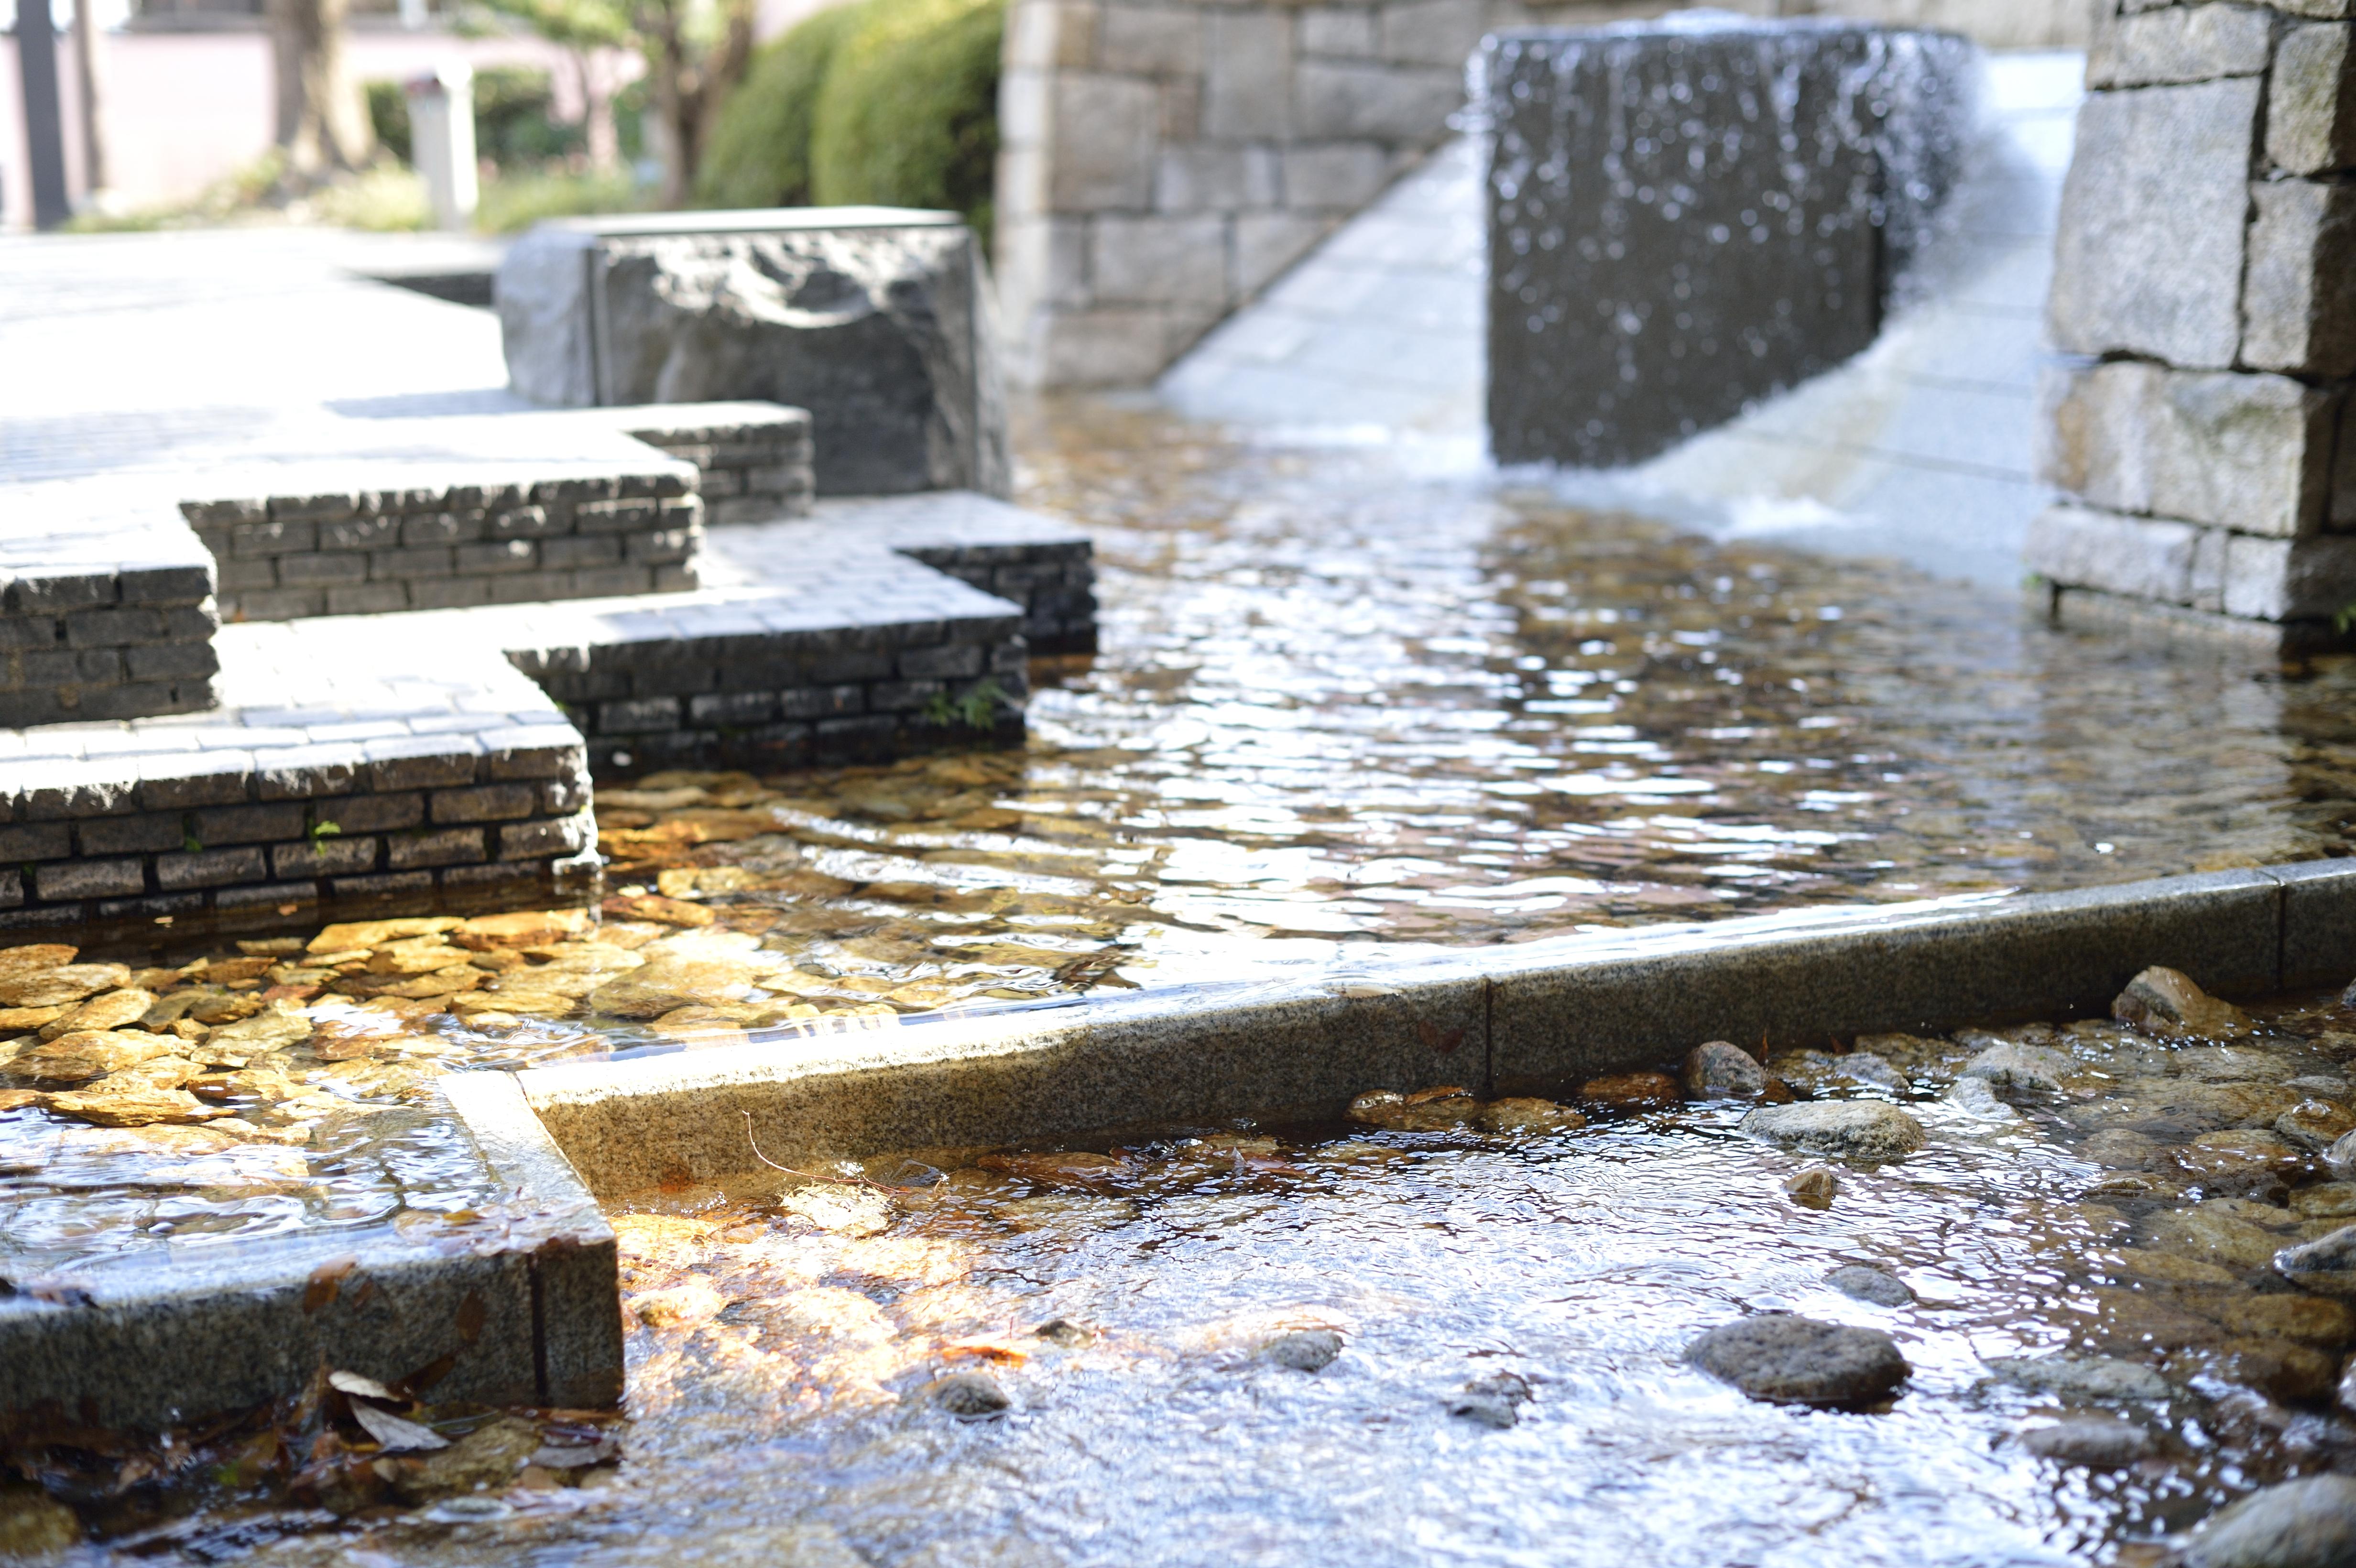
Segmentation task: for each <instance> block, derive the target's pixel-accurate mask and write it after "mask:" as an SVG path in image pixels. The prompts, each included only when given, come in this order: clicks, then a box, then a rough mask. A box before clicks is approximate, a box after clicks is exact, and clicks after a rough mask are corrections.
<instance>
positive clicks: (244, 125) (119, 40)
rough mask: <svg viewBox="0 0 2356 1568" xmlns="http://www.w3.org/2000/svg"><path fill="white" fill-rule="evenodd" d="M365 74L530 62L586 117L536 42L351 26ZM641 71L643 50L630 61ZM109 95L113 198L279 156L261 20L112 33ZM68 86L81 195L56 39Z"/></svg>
mask: <svg viewBox="0 0 2356 1568" xmlns="http://www.w3.org/2000/svg"><path fill="white" fill-rule="evenodd" d="M348 59H349V60H350V63H351V69H352V72H353V74H354V75H355V76H356V77H358V78H359V80H362V81H371V80H401V79H402V78H404V77H408V76H412V75H414V74H416V73H417V72H419V71H422V70H424V69H427V68H428V67H430V66H433V65H434V64H436V63H438V62H440V61H444V60H449V59H464V60H466V61H467V62H468V63H470V64H472V65H474V66H476V67H477V68H478V69H479V68H481V67H483V66H489V65H520V66H530V67H533V68H536V69H543V70H546V71H547V72H548V73H549V76H550V79H551V81H552V85H553V87H554V89H555V96H556V113H557V115H558V117H559V118H565V119H578V118H579V117H580V116H581V114H582V112H583V105H582V101H581V92H580V79H579V76H578V75H577V73H576V72H575V70H574V69H573V58H572V56H571V55H569V54H568V53H566V52H565V51H564V50H562V49H560V48H556V47H555V46H554V45H552V44H549V43H546V42H543V41H542V40H541V39H539V38H534V37H515V38H459V37H452V36H450V35H449V34H446V33H442V32H438V31H434V30H431V29H428V30H425V31H421V32H413V33H412V32H404V31H401V30H399V29H396V28H391V27H365V26H364V27H355V28H353V30H352V35H351V39H350V44H349V54H348ZM624 63H625V64H626V66H627V67H629V68H631V69H629V70H628V71H627V73H626V74H627V75H630V76H634V75H635V74H636V69H635V68H636V66H637V60H636V59H635V57H633V58H631V59H628V60H627V61H626V62H624ZM102 65H103V68H104V70H105V72H106V76H105V83H104V89H103V91H102V97H101V99H100V103H101V108H102V113H103V115H104V127H105V129H104V133H105V136H106V139H107V154H108V157H109V159H110V160H111V162H112V172H113V191H112V197H113V200H114V201H115V203H116V204H117V205H118V206H119V207H120V208H122V209H123V210H129V211H140V210H145V209H147V208H158V207H167V206H171V205H173V204H176V203H182V202H187V201H189V200H192V199H194V198H195V197H198V195H200V194H202V193H203V191H204V190H205V189H206V187H209V186H211V185H213V184H215V183H216V182H218V181H220V180H222V179H224V178H226V177H228V176H230V175H232V174H234V173H236V172H237V171H238V170H239V169H241V168H243V167H245V166H246V165H249V164H251V163H252V162H253V160H254V159H256V158H258V157H260V156H261V155H262V154H263V153H265V152H267V151H269V149H270V146H271V144H272V140H273V136H274V134H275V126H274V123H273V112H274V111H273V103H274V101H275V100H274V96H273V95H274V91H275V86H274V82H273V75H272V68H271V58H270V35H269V34H268V33H266V32H264V31H262V30H261V28H260V27H212V28H207V29H204V30H202V31H189V32H178V31H173V32H147V31H135V32H115V33H110V34H108V35H106V37H105V42H104V45H103V59H102ZM58 75H59V78H60V80H59V90H60V91H61V92H62V93H63V94H64V99H65V121H66V187H67V189H68V190H69V191H70V192H71V193H72V194H73V196H74V197H75V199H76V201H77V202H79V201H80V199H81V198H82V197H84V196H85V195H86V194H87V192H88V189H89V182H88V180H87V179H86V178H85V177H84V176H83V173H82V148H81V136H80V130H79V129H78V127H79V126H80V107H79V97H78V93H77V91H76V87H75V82H76V80H77V72H76V70H75V68H74V54H73V38H72V36H71V35H70V34H67V35H65V36H62V37H59V39H58ZM19 91H20V90H19V85H18V81H17V76H16V39H15V38H14V37H0V229H24V228H26V227H27V226H29V225H30V223H31V222H32V199H31V195H30V189H31V183H30V182H31V176H30V172H29V171H28V169H27V166H26V163H25V119H24V108H23V105H22V103H21V101H20V100H19Z"/></svg>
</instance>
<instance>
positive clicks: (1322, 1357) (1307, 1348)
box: [1260, 1328, 1342, 1372]
mask: <svg viewBox="0 0 2356 1568" xmlns="http://www.w3.org/2000/svg"><path fill="white" fill-rule="evenodd" d="M1341 1353H1342V1336H1340V1335H1339V1334H1336V1333H1335V1332H1333V1330H1332V1329H1331V1328H1295V1329H1294V1330H1293V1331H1292V1332H1291V1333H1290V1334H1279V1335H1278V1336H1277V1337H1276V1338H1275V1339H1270V1340H1269V1342H1268V1343H1267V1345H1265V1346H1264V1347H1262V1348H1261V1350H1260V1354H1261V1355H1263V1356H1265V1357H1266V1358H1267V1359H1268V1360H1271V1361H1274V1362H1275V1363H1276V1364H1277V1365H1278V1366H1280V1367H1290V1368H1291V1369H1292V1370H1293V1371H1296V1372H1316V1371H1324V1370H1325V1368H1327V1367H1328V1366H1331V1365H1332V1364H1333V1358H1334V1357H1336V1356H1338V1355H1340V1354H1341Z"/></svg>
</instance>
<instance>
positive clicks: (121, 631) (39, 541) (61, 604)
mask: <svg viewBox="0 0 2356 1568" xmlns="http://www.w3.org/2000/svg"><path fill="white" fill-rule="evenodd" d="M219 625H220V613H219V612H218V609H217V608H216V606H215V603H214V599H213V563H212V562H211V560H209V559H207V557H206V554H205V552H204V550H203V549H202V548H200V547H199V546H198V543H197V541H196V540H195V539H191V538H189V537H188V534H187V529H185V528H179V527H177V526H176V525H175V524H174V523H172V522H171V521H169V520H166V519H161V518H158V519H154V520H151V521H149V522H147V523H146V524H145V525H143V526H134V527H132V528H113V527H97V526H89V525H75V524H70V523H68V524H62V525H52V526H51V527H49V528H42V529H38V530H30V531H28V533H27V535H26V536H22V537H18V538H16V539H5V540H0V728H22V727H24V726H25V725H27V724H54V723H59V722H63V721H65V720H75V719H81V720H109V719H140V718H145V717H148V716H150V715H154V714H159V713H187V712H192V711H195V710H197V709H204V708H209V707H211V706H212V702H213V686H212V679H213V674H214V672H215V671H216V670H217V669H219V668H220V663H219V661H218V660H217V659H216V658H215V657H214V656H213V651H212V637H213V632H214V629H215V628H216V627H218V626H219Z"/></svg>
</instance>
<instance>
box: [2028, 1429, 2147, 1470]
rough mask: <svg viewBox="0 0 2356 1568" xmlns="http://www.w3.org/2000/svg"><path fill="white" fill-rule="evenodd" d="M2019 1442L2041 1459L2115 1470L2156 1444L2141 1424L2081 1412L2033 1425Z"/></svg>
mask: <svg viewBox="0 0 2356 1568" xmlns="http://www.w3.org/2000/svg"><path fill="white" fill-rule="evenodd" d="M2020 1445H2021V1446H2022V1447H2024V1448H2026V1449H2028V1450H2029V1452H2030V1453H2032V1454H2034V1455H2036V1456H2038V1457H2039V1458H2040V1459H2053V1460H2057V1461H2059V1462H2061V1464H2065V1465H2083V1466H2085V1467H2087V1468H2088V1469H2093V1470H2115V1469H2117V1468H2118V1467H2121V1466H2122V1465H2132V1464H2134V1463H2135V1462H2136V1460H2137V1459H2141V1458H2144V1457H2146V1456H2148V1455H2149V1454H2150V1453H2151V1452H2152V1450H2153V1448H2154V1447H2155V1446H2156V1445H2154V1444H2153V1442H2152V1439H2151V1434H2150V1433H2148V1432H2146V1431H2145V1430H2144V1429H2143V1428H2142V1427H2140V1426H2136V1425H2134V1424H2131V1423H2128V1422H2125V1421H2115V1420H2112V1419H2110V1418H2108V1417H2104V1416H2081V1417H2079V1418H2077V1419H2075V1420H2072V1421H2064V1422H2062V1423H2061V1424H2058V1425H2054V1426H2035V1427H2031V1428H2029V1430H2028V1431H2026V1432H2024V1433H2022V1434H2021V1435H2020Z"/></svg>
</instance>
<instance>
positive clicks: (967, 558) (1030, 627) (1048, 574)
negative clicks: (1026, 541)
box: [900, 539, 1097, 654]
mask: <svg viewBox="0 0 2356 1568" xmlns="http://www.w3.org/2000/svg"><path fill="white" fill-rule="evenodd" d="M900 553H901V554H902V555H905V556H906V557H908V558H909V559H910V560H920V561H922V562H924V563H925V564H926V566H929V567H931V568H933V569H934V570H935V571H945V572H947V573H948V574H949V575H950V576H951V577H954V578H956V579H958V581H961V582H970V583H971V584H973V585H974V586H975V587H976V588H979V589H980V590H981V591H982V592H985V593H994V594H996V595H998V597H1000V598H1001V599H1005V600H1011V601H1012V602H1013V603H1017V604H1020V605H1022V606H1023V612H1024V613H1023V637H1024V640H1025V641H1027V642H1028V643H1029V644H1030V651H1031V652H1032V653H1033V654H1092V653H1094V652H1096V651H1097V594H1096V582H1097V569H1096V554H1095V550H1094V549H1093V547H1092V546H1091V545H1090V544H1089V542H1088V541H1087V540H1086V539H1074V540H1058V541H1056V542H1055V543H1052V544H1031V545H1005V544H992V545H903V546H902V547H901V548H900Z"/></svg>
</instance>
